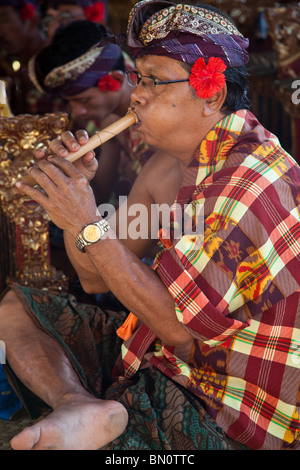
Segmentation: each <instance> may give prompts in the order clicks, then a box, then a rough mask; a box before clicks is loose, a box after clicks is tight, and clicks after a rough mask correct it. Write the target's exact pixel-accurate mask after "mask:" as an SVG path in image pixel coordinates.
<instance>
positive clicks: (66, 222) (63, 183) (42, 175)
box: [16, 136, 101, 236]
mask: <svg viewBox="0 0 300 470" xmlns="http://www.w3.org/2000/svg"><path fill="white" fill-rule="evenodd" d="M67 140H68V142H69V143H70V142H72V141H73V142H74V139H73V138H72V137H71V136H68V138H67ZM54 145H55V146H56V147H57V146H58V145H61V144H57V143H55V144H54ZM93 158H94V157H93ZM80 160H82V159H80ZM95 162H96V161H95ZM76 164H77V165H79V164H80V162H76ZM90 166H93V167H94V163H93V162H92V160H91V163H90ZM96 166H97V162H96ZM81 168H82V169H84V170H85V173H87V171H86V166H85V164H84V163H81ZM90 174H91V172H90ZM30 175H31V176H32V177H33V178H34V179H35V181H36V182H37V184H38V185H39V186H38V187H31V186H28V185H27V184H24V183H21V182H17V183H16V186H17V188H18V190H19V191H21V192H23V193H24V194H26V195H27V196H28V197H29V198H30V199H33V200H35V201H36V202H38V203H39V204H40V205H41V206H43V207H44V209H45V211H46V212H47V214H48V215H49V217H50V218H51V220H52V221H53V222H54V224H55V225H57V226H58V227H60V228H61V229H63V230H66V231H68V232H69V233H71V234H72V235H74V236H77V235H78V232H79V231H80V230H81V228H82V227H83V226H84V225H85V224H86V223H88V222H90V221H91V220H95V219H96V217H98V218H99V220H100V218H101V217H100V215H99V213H98V210H97V205H96V201H95V197H94V193H93V190H92V188H91V187H90V185H89V181H88V180H87V178H86V177H85V175H84V174H83V173H82V172H81V171H80V170H79V169H78V168H76V166H75V165H74V164H73V163H71V162H69V161H68V160H66V159H65V158H62V157H60V156H58V155H49V156H48V157H47V158H46V159H42V160H40V161H39V163H38V166H37V167H33V168H31V170H30Z"/></svg>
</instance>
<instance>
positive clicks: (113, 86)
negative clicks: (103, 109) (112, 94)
mask: <svg viewBox="0 0 300 470" xmlns="http://www.w3.org/2000/svg"><path fill="white" fill-rule="evenodd" d="M97 86H98V88H99V90H100V91H103V92H105V91H118V90H119V89H120V87H121V83H120V82H118V80H116V79H115V78H113V77H112V76H111V75H110V74H109V73H108V74H107V75H104V77H102V78H100V80H99V82H98V84H97Z"/></svg>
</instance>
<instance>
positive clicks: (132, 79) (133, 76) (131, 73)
mask: <svg viewBox="0 0 300 470" xmlns="http://www.w3.org/2000/svg"><path fill="white" fill-rule="evenodd" d="M126 76H127V81H128V83H129V85H131V86H133V87H136V86H137V85H138V84H139V83H140V82H141V81H142V86H143V87H144V88H145V87H147V86H148V87H149V88H150V89H151V90H154V89H155V87H156V86H157V85H168V84H169V83H180V82H188V81H189V78H184V79H182V80H167V81H160V80H157V79H156V78H153V77H149V76H147V75H141V74H140V73H139V72H137V71H136V70H127V71H126ZM145 78H147V79H148V80H150V81H148V83H147V82H145V81H143V80H142V79H145Z"/></svg>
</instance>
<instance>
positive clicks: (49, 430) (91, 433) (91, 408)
mask: <svg viewBox="0 0 300 470" xmlns="http://www.w3.org/2000/svg"><path fill="white" fill-rule="evenodd" d="M127 420H128V415H127V411H126V409H125V408H124V407H123V405H121V404H120V403H118V402H116V401H106V400H98V399H93V400H90V401H88V400H85V401H80V402H73V403H71V404H67V405H62V406H60V407H58V408H57V409H56V410H55V411H53V413H51V414H50V415H48V416H47V417H46V418H45V419H43V420H42V421H40V422H38V423H36V424H34V425H33V426H30V427H28V428H25V429H23V430H22V431H21V432H20V433H19V434H17V435H16V436H15V437H14V438H13V439H12V440H11V446H12V448H13V449H14V450H97V449H100V448H101V447H103V446H104V445H106V444H108V443H109V442H111V441H112V440H113V439H115V438H117V437H118V436H120V434H122V432H123V431H124V430H125V428H126V426H127Z"/></svg>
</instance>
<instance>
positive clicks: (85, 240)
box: [75, 219, 110, 253]
mask: <svg viewBox="0 0 300 470" xmlns="http://www.w3.org/2000/svg"><path fill="white" fill-rule="evenodd" d="M109 229H110V225H109V223H108V222H107V220H105V219H100V220H98V221H96V222H92V223H89V224H86V225H84V227H83V228H82V229H81V230H80V232H79V234H78V235H77V237H76V238H75V245H76V248H78V250H79V251H80V252H81V253H84V252H85V248H86V247H87V246H90V245H93V244H94V243H97V242H98V241H99V240H101V238H102V237H103V236H104V235H105V233H106V232H107V231H108V230H109Z"/></svg>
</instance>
